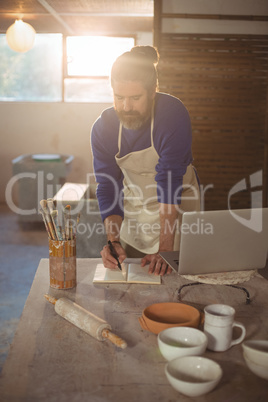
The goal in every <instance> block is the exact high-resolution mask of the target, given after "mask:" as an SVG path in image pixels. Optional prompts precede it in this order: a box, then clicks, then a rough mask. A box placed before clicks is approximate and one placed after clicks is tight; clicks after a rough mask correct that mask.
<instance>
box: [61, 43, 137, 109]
mask: <svg viewBox="0 0 268 402" xmlns="http://www.w3.org/2000/svg"><path fill="white" fill-rule="evenodd" d="M133 46H134V38H122V37H108V36H99V37H96V36H69V37H67V38H66V54H67V60H66V61H67V66H66V77H65V80H64V89H65V100H66V101H72V102H76V101H79V102H112V99H113V98H112V90H111V87H110V79H109V76H110V72H111V68H112V64H113V62H114V61H115V59H116V58H117V57H118V56H119V55H120V54H122V53H123V52H126V51H128V50H130V49H131V48H132V47H133Z"/></svg>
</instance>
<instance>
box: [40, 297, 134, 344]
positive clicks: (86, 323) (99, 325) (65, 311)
mask: <svg viewBox="0 0 268 402" xmlns="http://www.w3.org/2000/svg"><path fill="white" fill-rule="evenodd" d="M45 298H46V299H47V300H48V301H49V302H50V303H52V304H54V305H55V311H56V313H58V314H59V315H60V316H61V317H63V318H65V319H66V320H67V321H69V322H71V323H72V324H74V325H75V326H76V327H78V328H80V329H82V330H83V331H84V332H86V333H87V334H89V335H91V336H92V337H93V338H96V339H98V341H104V339H105V338H107V339H109V341H111V342H112V343H113V344H114V345H116V346H118V347H119V348H122V349H125V348H126V347H127V343H126V342H125V341H124V340H123V339H121V338H119V336H117V335H115V334H113V333H112V332H111V331H110V330H111V326H110V325H109V324H108V323H107V322H106V321H104V320H102V319H101V318H99V317H97V316H96V315H94V314H92V313H90V312H89V311H87V310H86V309H84V308H83V307H81V306H79V305H78V304H76V303H74V302H72V301H71V300H69V299H67V298H65V297H62V298H60V299H56V298H55V297H53V296H50V295H45Z"/></svg>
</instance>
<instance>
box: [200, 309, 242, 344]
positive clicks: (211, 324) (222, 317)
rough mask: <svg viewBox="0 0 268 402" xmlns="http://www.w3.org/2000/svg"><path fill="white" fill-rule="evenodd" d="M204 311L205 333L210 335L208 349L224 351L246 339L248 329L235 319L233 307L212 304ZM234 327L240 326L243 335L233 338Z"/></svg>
mask: <svg viewBox="0 0 268 402" xmlns="http://www.w3.org/2000/svg"><path fill="white" fill-rule="evenodd" d="M204 312H205V323H204V333H205V334H206V335H207V337H208V345H207V348H208V349H210V350H213V351H214V352H223V351H225V350H227V349H229V348H230V347H231V346H233V345H237V344H238V343H241V342H242V341H243V340H244V338H245V336H246V329H245V327H244V325H243V324H241V323H239V322H237V321H234V315H235V309H234V308H233V307H231V306H227V305H225V304H210V305H209V306H206V307H205V308H204ZM233 327H239V328H240V329H241V330H242V334H241V336H240V337H239V338H237V339H233Z"/></svg>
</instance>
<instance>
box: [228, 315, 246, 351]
mask: <svg viewBox="0 0 268 402" xmlns="http://www.w3.org/2000/svg"><path fill="white" fill-rule="evenodd" d="M233 327H239V328H241V331H242V334H241V335H240V337H239V338H237V339H233V340H232V342H231V345H230V347H231V346H233V345H237V344H238V343H241V342H242V341H243V340H244V338H245V336H246V328H245V327H244V325H243V324H241V323H240V322H237V321H234V322H233Z"/></svg>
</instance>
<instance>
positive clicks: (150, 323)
mask: <svg viewBox="0 0 268 402" xmlns="http://www.w3.org/2000/svg"><path fill="white" fill-rule="evenodd" d="M200 316H201V315H200V312H199V311H198V310H197V309H196V308H194V307H192V306H188V305H187V304H183V303H156V304H152V305H151V306H148V307H146V308H145V309H144V310H143V312H142V317H140V318H139V322H140V325H141V327H142V329H146V330H147V331H150V332H153V333H154V334H159V332H161V331H163V330H164V329H166V328H172V327H193V328H197V327H198V326H199V324H200Z"/></svg>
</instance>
